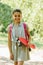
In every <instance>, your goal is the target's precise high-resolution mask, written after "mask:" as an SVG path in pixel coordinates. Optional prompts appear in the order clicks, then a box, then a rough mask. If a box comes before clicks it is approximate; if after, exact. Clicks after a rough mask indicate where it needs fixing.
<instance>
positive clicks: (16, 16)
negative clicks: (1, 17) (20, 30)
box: [13, 12, 22, 23]
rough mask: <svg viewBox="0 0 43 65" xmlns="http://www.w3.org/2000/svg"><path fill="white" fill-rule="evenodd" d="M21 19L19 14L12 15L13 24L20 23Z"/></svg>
mask: <svg viewBox="0 0 43 65" xmlns="http://www.w3.org/2000/svg"><path fill="white" fill-rule="evenodd" d="M21 18H22V14H21V13H20V12H15V13H14V14H13V20H14V22H16V23H19V22H20V21H21Z"/></svg>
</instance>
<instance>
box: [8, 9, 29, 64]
mask: <svg viewBox="0 0 43 65" xmlns="http://www.w3.org/2000/svg"><path fill="white" fill-rule="evenodd" d="M12 18H13V23H12V26H13V27H12V33H11V35H10V26H9V29H8V48H9V52H10V59H12V60H14V65H23V64H24V61H26V60H29V50H28V48H27V47H25V46H24V45H21V46H19V43H20V42H19V41H18V42H17V39H18V38H19V37H23V38H26V37H25V32H24V27H23V23H22V22H21V19H22V12H21V11H20V10H19V9H16V10H14V11H13V14H12ZM27 30H28V29H27ZM29 38H30V37H29Z"/></svg>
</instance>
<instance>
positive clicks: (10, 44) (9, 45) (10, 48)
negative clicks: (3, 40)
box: [8, 41, 12, 54]
mask: <svg viewBox="0 0 43 65" xmlns="http://www.w3.org/2000/svg"><path fill="white" fill-rule="evenodd" d="M8 48H9V52H10V54H11V53H12V43H11V42H10V41H8Z"/></svg>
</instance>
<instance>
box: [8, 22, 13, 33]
mask: <svg viewBox="0 0 43 65" xmlns="http://www.w3.org/2000/svg"><path fill="white" fill-rule="evenodd" d="M12 27H13V24H12V23H11V24H9V25H8V27H7V32H9V31H10V30H11V29H12Z"/></svg>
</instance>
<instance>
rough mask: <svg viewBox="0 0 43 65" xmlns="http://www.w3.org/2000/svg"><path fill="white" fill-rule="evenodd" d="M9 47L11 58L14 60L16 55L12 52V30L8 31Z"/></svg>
mask: <svg viewBox="0 0 43 65" xmlns="http://www.w3.org/2000/svg"><path fill="white" fill-rule="evenodd" d="M8 48H9V52H10V59H11V60H14V55H13V53H12V41H11V36H10V32H8Z"/></svg>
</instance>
